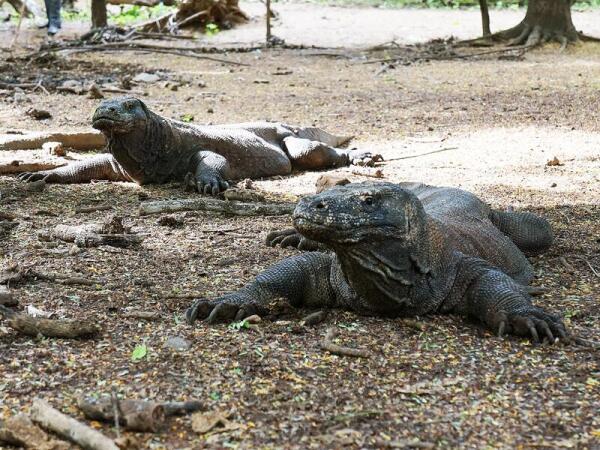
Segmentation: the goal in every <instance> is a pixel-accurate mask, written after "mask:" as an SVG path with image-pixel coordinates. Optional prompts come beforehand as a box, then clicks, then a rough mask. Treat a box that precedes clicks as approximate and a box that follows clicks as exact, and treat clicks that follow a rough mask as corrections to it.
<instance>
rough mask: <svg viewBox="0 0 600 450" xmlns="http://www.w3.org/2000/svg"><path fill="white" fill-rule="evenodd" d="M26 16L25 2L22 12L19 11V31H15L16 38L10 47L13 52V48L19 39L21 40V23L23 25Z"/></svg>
mask: <svg viewBox="0 0 600 450" xmlns="http://www.w3.org/2000/svg"><path fill="white" fill-rule="evenodd" d="M24 15H25V2H23V5H22V6H21V11H19V21H18V22H17V29H16V30H15V37H14V38H13V40H12V42H11V43H10V46H9V47H8V49H9V50H12V48H13V47H14V46H15V44H16V43H17V39H19V33H20V32H21V23H23V16H24Z"/></svg>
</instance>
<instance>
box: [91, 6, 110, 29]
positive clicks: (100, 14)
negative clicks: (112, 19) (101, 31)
mask: <svg viewBox="0 0 600 450" xmlns="http://www.w3.org/2000/svg"><path fill="white" fill-rule="evenodd" d="M107 25H108V18H107V15H106V0H92V28H103V27H105V26H107Z"/></svg>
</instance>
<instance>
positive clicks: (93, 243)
mask: <svg viewBox="0 0 600 450" xmlns="http://www.w3.org/2000/svg"><path fill="white" fill-rule="evenodd" d="M127 231H128V229H127V228H126V227H125V226H124V225H123V219H122V218H121V217H111V218H109V219H108V220H107V221H106V222H104V223H91V224H85V225H56V226H55V227H54V228H53V229H52V230H43V231H40V232H38V239H40V240H42V241H53V240H59V241H64V242H74V243H75V245H77V246H78V247H98V246H100V245H110V246H112V247H121V248H127V247H133V246H136V245H138V244H140V243H141V242H142V241H143V237H142V236H139V235H136V234H130V233H127Z"/></svg>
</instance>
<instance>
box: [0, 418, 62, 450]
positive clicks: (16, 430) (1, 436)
mask: <svg viewBox="0 0 600 450" xmlns="http://www.w3.org/2000/svg"><path fill="white" fill-rule="evenodd" d="M0 442H5V443H7V444H9V445H13V446H15V447H24V448H28V449H36V450H68V449H69V448H71V446H70V444H69V443H67V442H64V441H59V440H56V439H54V438H52V437H50V436H49V435H48V434H47V433H46V432H45V431H44V430H42V429H41V428H40V427H38V426H37V425H35V424H34V423H33V422H32V421H31V419H30V418H29V416H27V415H25V414H18V415H16V416H13V417H10V418H9V419H7V420H6V422H4V423H0Z"/></svg>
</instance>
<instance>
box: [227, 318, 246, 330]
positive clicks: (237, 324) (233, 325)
mask: <svg viewBox="0 0 600 450" xmlns="http://www.w3.org/2000/svg"><path fill="white" fill-rule="evenodd" d="M227 328H229V329H230V330H236V331H239V330H242V329H247V328H250V323H249V322H248V321H247V320H245V319H244V320H240V321H239V322H232V323H230V324H229V326H228V327H227Z"/></svg>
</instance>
